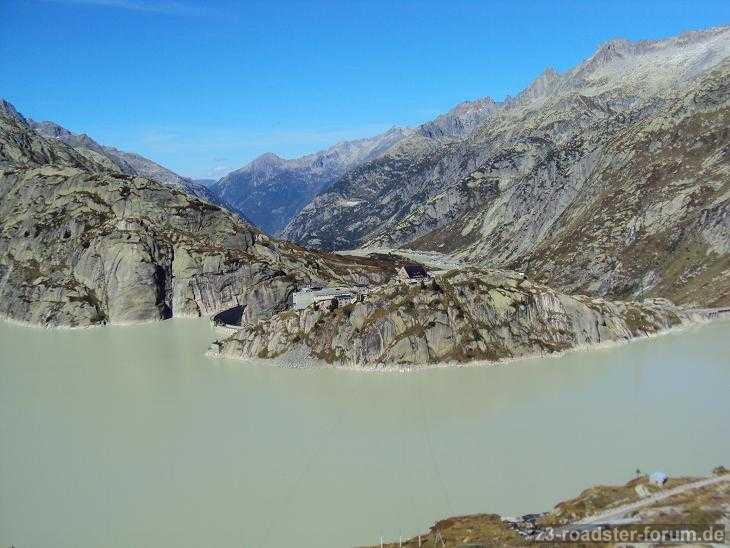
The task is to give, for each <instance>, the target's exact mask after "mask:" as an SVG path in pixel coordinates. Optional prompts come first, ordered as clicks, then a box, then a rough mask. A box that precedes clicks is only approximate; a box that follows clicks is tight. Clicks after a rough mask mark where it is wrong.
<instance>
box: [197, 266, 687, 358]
mask: <svg viewBox="0 0 730 548" xmlns="http://www.w3.org/2000/svg"><path fill="white" fill-rule="evenodd" d="M689 319H690V318H689V317H688V315H687V314H686V313H685V312H682V311H681V310H680V309H678V308H677V307H675V306H674V305H672V304H671V303H670V302H669V301H666V300H664V299H655V300H647V301H644V302H642V303H632V302H611V301H607V300H604V299H600V298H591V297H586V296H569V295H566V294H563V293H559V292H556V291H554V290H552V289H550V288H548V287H546V286H543V285H539V284H536V283H534V282H532V281H529V280H527V279H526V278H525V276H524V275H523V274H521V273H516V272H512V271H502V270H494V269H476V268H470V269H465V270H459V271H452V272H449V273H448V274H446V275H444V276H441V277H438V278H435V279H432V280H428V281H425V282H423V283H416V284H404V283H399V282H391V283H389V284H387V285H384V286H382V287H381V288H379V289H378V290H377V291H375V292H373V293H371V294H369V295H366V296H365V297H364V300H361V301H360V302H356V303H354V304H349V305H346V306H342V307H337V308H335V309H331V308H330V307H326V306H321V307H319V308H318V309H315V308H311V307H310V308H307V309H305V310H302V311H296V310H289V311H286V312H283V313H279V314H276V315H274V316H272V317H271V318H268V319H265V320H261V321H257V322H252V323H249V324H247V325H244V326H243V328H242V329H241V330H239V331H236V332H235V333H234V334H232V335H231V336H229V337H228V338H226V339H223V340H220V341H217V342H216V343H214V344H213V346H212V348H211V353H212V354H214V355H217V356H220V357H226V358H236V359H249V358H277V357H282V356H286V355H287V354H289V353H294V354H297V355H306V356H311V357H312V358H315V359H319V360H324V361H326V362H328V363H336V364H340V365H351V366H381V365H382V366H393V365H421V364H432V363H443V362H459V363H464V362H469V361H473V360H489V361H496V360H501V359H505V358H516V357H520V356H528V355H538V354H545V353H552V352H558V351H564V350H568V349H570V348H574V347H577V346H581V345H589V344H596V343H602V342H607V341H623V340H628V339H631V338H634V337H641V336H647V335H650V334H653V333H657V332H658V331H660V330H663V329H667V328H669V327H672V326H676V325H679V324H681V323H683V322H685V321H688V320H689Z"/></svg>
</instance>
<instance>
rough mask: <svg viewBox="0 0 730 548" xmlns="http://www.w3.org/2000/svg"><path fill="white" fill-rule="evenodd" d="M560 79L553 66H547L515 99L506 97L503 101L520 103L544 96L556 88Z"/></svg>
mask: <svg viewBox="0 0 730 548" xmlns="http://www.w3.org/2000/svg"><path fill="white" fill-rule="evenodd" d="M560 81H561V77H560V74H558V72H557V71H556V70H555V69H554V68H552V67H547V68H546V69H545V70H544V71H542V72H541V73H540V75H539V76H538V77H537V78H535V79H534V80H533V81H532V83H531V84H530V85H529V86H527V87H526V88H525V89H524V90H523V91H522V92H521V93H520V94H519V95H518V96H517V97H516V98H515V99H512V98H509V99H506V100H505V103H508V104H509V103H516V102H517V103H521V102H526V101H533V100H535V99H539V98H541V97H546V96H547V95H550V94H551V93H553V92H554V91H555V90H556V89H557V88H558V85H559V83H560Z"/></svg>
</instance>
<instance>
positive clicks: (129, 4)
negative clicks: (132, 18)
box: [45, 0, 210, 17]
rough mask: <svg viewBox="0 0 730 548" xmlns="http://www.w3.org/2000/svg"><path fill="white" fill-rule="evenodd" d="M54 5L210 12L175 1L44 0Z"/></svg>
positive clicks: (171, 12)
mask: <svg viewBox="0 0 730 548" xmlns="http://www.w3.org/2000/svg"><path fill="white" fill-rule="evenodd" d="M45 1H46V2H54V3H56V4H69V5H79V6H80V5H86V6H98V7H103V8H115V9H122V10H129V11H139V12H147V13H163V14H167V15H185V16H196V17H197V16H203V15H209V14H210V11H209V10H208V9H207V8H206V7H205V5H204V4H193V3H187V2H178V1H176V0H45Z"/></svg>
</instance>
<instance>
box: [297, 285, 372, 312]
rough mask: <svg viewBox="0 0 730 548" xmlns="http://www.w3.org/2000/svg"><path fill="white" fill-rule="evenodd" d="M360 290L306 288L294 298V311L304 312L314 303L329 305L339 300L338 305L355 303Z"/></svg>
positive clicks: (348, 288)
mask: <svg viewBox="0 0 730 548" xmlns="http://www.w3.org/2000/svg"><path fill="white" fill-rule="evenodd" d="M358 293H359V292H358V290H357V289H356V288H350V287H324V288H323V287H306V288H304V289H301V290H300V291H297V292H295V293H294V295H293V296H292V301H293V305H294V310H304V309H305V308H307V307H309V306H312V305H313V304H314V303H323V304H325V303H326V304H329V303H330V302H331V301H334V300H337V304H349V303H354V302H355V300H356V299H357V295H358Z"/></svg>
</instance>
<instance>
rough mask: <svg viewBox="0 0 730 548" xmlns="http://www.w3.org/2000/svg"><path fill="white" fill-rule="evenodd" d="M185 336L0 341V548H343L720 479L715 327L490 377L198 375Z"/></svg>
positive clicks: (726, 416)
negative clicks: (484, 515) (605, 487)
mask: <svg viewBox="0 0 730 548" xmlns="http://www.w3.org/2000/svg"><path fill="white" fill-rule="evenodd" d="M214 336H215V334H214V332H213V330H212V329H211V327H210V325H209V324H208V322H207V321H204V320H171V321H166V322H161V323H157V324H148V325H142V326H135V327H107V328H98V329H90V330H77V331H69V330H41V329H32V328H24V327H18V326H15V325H11V324H7V323H0V547H5V546H11V545H13V546H16V547H17V548H29V547H48V546H53V547H54V548H60V547H87V546H88V547H101V546H104V547H129V546H135V547H155V548H161V547H196V548H199V547H201V546H215V547H229V546H230V547H233V546H236V547H240V546H251V547H257V548H261V547H267V546H269V547H279V546H298V547H303V546H311V547H328V546H353V545H357V544H364V543H372V544H374V543H378V542H379V541H380V537H381V535H382V536H384V537H385V538H386V539H396V540H397V539H398V536H399V535H403V536H404V537H405V536H407V535H412V534H415V533H418V532H421V531H425V530H426V529H427V528H428V527H429V526H430V525H431V523H432V522H433V521H435V520H437V519H439V518H443V517H447V516H449V515H455V514H464V513H474V512H496V513H501V514H508V515H510V514H512V515H514V514H517V513H527V512H535V511H543V510H547V509H549V508H550V507H552V506H553V505H554V503H556V502H558V501H559V500H561V499H564V498H567V497H571V496H574V495H576V494H577V493H578V492H579V491H581V490H582V489H584V488H586V487H588V486H589V485H591V484H595V483H609V482H625V481H627V480H628V479H630V478H631V477H632V475H633V473H634V471H635V470H636V469H637V468H640V469H641V470H643V471H647V472H650V471H653V470H663V471H665V472H667V473H669V474H670V475H671V474H696V475H701V474H702V475H704V474H707V473H709V472H710V470H711V469H712V468H713V467H714V466H717V465H720V464H725V465H726V466H728V465H730V430H729V429H728V425H729V424H730V397H729V396H730V322H728V321H721V322H715V323H712V324H707V325H702V326H696V327H692V328H689V329H686V330H684V331H681V332H678V333H672V334H669V335H665V336H662V337H658V338H653V339H649V340H642V341H638V342H634V343H632V344H629V345H624V346H620V347H614V348H611V349H602V350H597V351H594V352H576V353H570V354H567V355H564V356H562V357H559V358H552V359H531V360H525V361H520V362H515V363H512V364H510V365H504V366H488V367H469V368H456V369H430V370H426V371H419V372H412V373H407V374H406V373H363V372H357V371H347V370H331V369H298V370H295V369H282V368H278V367H273V366H269V365H256V364H245V363H242V362H236V361H223V360H212V359H209V358H207V357H206V356H205V355H204V351H205V350H206V348H207V346H208V344H209V341H210V340H211V339H212V338H214Z"/></svg>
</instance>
